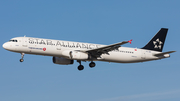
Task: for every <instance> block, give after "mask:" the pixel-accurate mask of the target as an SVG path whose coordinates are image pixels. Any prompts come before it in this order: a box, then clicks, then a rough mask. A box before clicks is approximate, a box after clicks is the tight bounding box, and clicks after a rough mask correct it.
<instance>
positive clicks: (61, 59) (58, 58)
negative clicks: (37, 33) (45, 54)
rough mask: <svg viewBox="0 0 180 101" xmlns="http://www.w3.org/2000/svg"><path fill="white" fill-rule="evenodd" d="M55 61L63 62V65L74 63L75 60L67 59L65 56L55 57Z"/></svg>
mask: <svg viewBox="0 0 180 101" xmlns="http://www.w3.org/2000/svg"><path fill="white" fill-rule="evenodd" d="M52 60H53V63H55V64H61V65H69V64H73V63H74V60H71V59H66V58H63V57H53V59H52Z"/></svg>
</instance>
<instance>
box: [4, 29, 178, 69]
mask: <svg viewBox="0 0 180 101" xmlns="http://www.w3.org/2000/svg"><path fill="white" fill-rule="evenodd" d="M167 31H168V29H166V28H161V29H160V30H159V32H158V33H157V34H156V35H155V36H154V37H153V38H152V39H151V40H150V41H149V43H147V44H146V45H145V46H144V47H143V48H141V49H137V48H127V47H121V46H122V45H124V44H126V43H131V41H132V40H130V41H123V42H119V43H116V44H111V45H100V44H91V43H82V42H72V41H62V40H51V39H42V38H32V37H15V38H12V39H11V40H9V41H8V42H6V43H4V44H3V48H4V49H6V50H9V51H12V52H17V53H21V59H20V62H23V61H24V60H23V57H24V55H25V54H35V55H44V56H52V57H53V58H52V60H53V63H55V64H60V65H70V64H73V63H74V60H77V62H79V64H80V65H79V66H78V70H83V69H84V66H83V65H82V64H81V61H90V64H89V66H90V67H91V68H92V67H95V65H96V64H95V63H94V61H105V62H116V63H137V62H145V61H151V60H159V59H163V58H168V57H170V55H169V54H170V53H173V52H175V51H169V52H162V50H163V47H164V43H165V39H166V35H167Z"/></svg>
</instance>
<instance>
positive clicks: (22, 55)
mask: <svg viewBox="0 0 180 101" xmlns="http://www.w3.org/2000/svg"><path fill="white" fill-rule="evenodd" d="M23 58H24V53H21V59H20V60H19V61H20V62H23V61H24V59H23Z"/></svg>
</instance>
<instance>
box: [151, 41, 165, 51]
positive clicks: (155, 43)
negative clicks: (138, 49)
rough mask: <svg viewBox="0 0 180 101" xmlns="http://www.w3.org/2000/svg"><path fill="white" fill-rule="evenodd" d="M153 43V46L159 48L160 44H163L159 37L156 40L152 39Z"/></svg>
mask: <svg viewBox="0 0 180 101" xmlns="http://www.w3.org/2000/svg"><path fill="white" fill-rule="evenodd" d="M153 43H154V45H155V46H154V48H159V49H161V45H162V44H163V43H162V42H161V41H160V40H159V39H157V40H156V41H153ZM157 43H159V44H157Z"/></svg>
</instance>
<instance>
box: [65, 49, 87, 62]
mask: <svg viewBox="0 0 180 101" xmlns="http://www.w3.org/2000/svg"><path fill="white" fill-rule="evenodd" d="M62 55H63V56H65V57H66V58H68V59H73V60H87V59H88V57H89V56H88V54H87V53H83V52H79V51H63V52H62Z"/></svg>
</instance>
